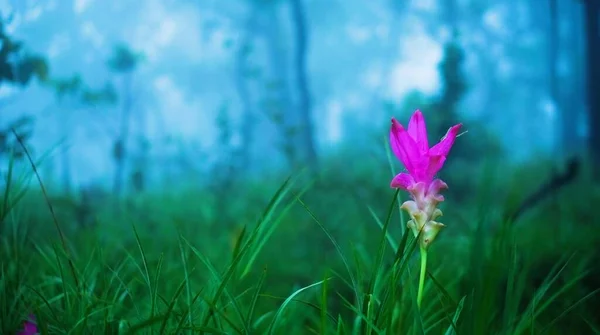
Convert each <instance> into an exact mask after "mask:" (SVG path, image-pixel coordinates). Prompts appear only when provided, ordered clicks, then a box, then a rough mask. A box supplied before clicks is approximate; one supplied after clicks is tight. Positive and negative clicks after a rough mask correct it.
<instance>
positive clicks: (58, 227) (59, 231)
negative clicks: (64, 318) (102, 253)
mask: <svg viewBox="0 0 600 335" xmlns="http://www.w3.org/2000/svg"><path fill="white" fill-rule="evenodd" d="M10 130H11V131H12V133H13V135H15V138H16V139H17V141H18V142H19V145H20V146H21V147H22V148H23V151H24V152H25V156H27V160H28V161H29V164H31V168H32V170H33V173H34V174H35V176H36V178H37V180H38V183H39V184H40V187H41V189H42V194H43V195H44V200H45V201H46V204H47V205H48V209H50V214H51V215H52V220H53V221H54V226H55V227H56V230H57V231H58V235H59V236H60V242H61V243H62V247H63V250H64V252H65V255H66V256H67V260H68V261H69V267H70V268H71V273H72V274H73V280H75V286H76V287H77V288H79V280H78V279H77V273H76V272H75V265H74V264H73V260H72V258H71V254H70V253H69V249H67V243H66V241H65V236H64V234H63V232H62V230H61V229H60V225H59V224H58V219H57V218H56V214H55V213H54V208H53V207H52V204H51V203H50V198H49V197H48V193H47V192H46V187H45V186H44V183H43V182H42V178H41V177H40V174H39V173H38V170H37V167H36V166H35V163H34V162H33V159H32V158H31V155H30V154H29V150H27V147H26V146H25V143H23V140H21V137H20V136H19V135H18V134H17V132H16V131H15V129H14V128H10Z"/></svg>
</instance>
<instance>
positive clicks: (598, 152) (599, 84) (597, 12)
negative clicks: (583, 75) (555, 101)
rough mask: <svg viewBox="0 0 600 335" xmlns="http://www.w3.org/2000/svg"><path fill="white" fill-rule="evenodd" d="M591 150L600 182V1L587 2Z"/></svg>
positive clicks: (586, 24) (595, 175) (587, 0)
mask: <svg viewBox="0 0 600 335" xmlns="http://www.w3.org/2000/svg"><path fill="white" fill-rule="evenodd" d="M584 7H585V29H586V42H587V43H586V45H587V100H588V113H589V150H590V154H591V158H592V163H593V165H594V170H593V171H594V177H595V178H597V179H599V180H600V21H599V17H600V1H598V0H585V1H584Z"/></svg>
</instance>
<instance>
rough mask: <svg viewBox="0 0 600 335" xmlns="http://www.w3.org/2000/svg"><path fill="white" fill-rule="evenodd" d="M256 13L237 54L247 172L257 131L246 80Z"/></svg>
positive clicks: (242, 149) (242, 150)
mask: <svg viewBox="0 0 600 335" xmlns="http://www.w3.org/2000/svg"><path fill="white" fill-rule="evenodd" d="M256 11H257V9H256V8H255V7H253V8H252V9H251V13H250V14H249V17H248V18H247V22H246V24H245V27H244V31H243V33H242V37H241V42H240V45H239V47H238V49H237V51H236V54H235V88H236V90H237V93H238V96H239V99H240V102H241V105H242V128H241V136H242V143H241V145H240V148H239V153H238V154H237V157H239V166H240V167H241V168H242V169H243V170H245V171H247V170H248V167H249V166H250V165H251V164H252V162H251V152H252V144H253V143H254V131H255V130H256V115H255V112H254V108H253V104H252V98H251V95H250V90H249V89H248V86H247V83H246V80H247V79H248V77H249V76H250V68H249V63H248V57H249V55H250V52H251V49H252V37H253V35H254V34H255V31H256Z"/></svg>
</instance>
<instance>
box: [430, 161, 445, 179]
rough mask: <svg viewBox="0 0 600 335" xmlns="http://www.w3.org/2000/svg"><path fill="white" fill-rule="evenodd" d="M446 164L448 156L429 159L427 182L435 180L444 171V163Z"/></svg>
mask: <svg viewBox="0 0 600 335" xmlns="http://www.w3.org/2000/svg"><path fill="white" fill-rule="evenodd" d="M445 162H446V156H430V157H429V166H428V167H427V174H426V178H427V182H430V181H432V180H433V178H434V177H435V175H436V174H437V173H438V172H439V171H440V170H441V169H442V166H444V163H445Z"/></svg>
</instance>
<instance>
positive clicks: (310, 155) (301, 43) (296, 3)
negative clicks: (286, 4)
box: [291, 0, 317, 169]
mask: <svg viewBox="0 0 600 335" xmlns="http://www.w3.org/2000/svg"><path fill="white" fill-rule="evenodd" d="M291 5H292V20H293V22H294V26H295V40H296V49H295V62H294V72H295V75H296V78H295V79H296V85H297V89H298V96H299V101H298V112H299V113H300V115H299V116H300V125H299V126H300V128H301V129H299V132H298V134H299V135H300V136H299V137H300V141H299V142H300V143H301V145H302V146H303V148H302V149H303V150H302V151H303V153H304V155H303V156H304V157H303V158H304V159H306V164H307V165H308V166H309V167H311V168H313V169H314V168H316V164H317V152H316V148H315V138H314V127H313V121H312V118H311V115H312V101H311V96H310V92H309V83H308V78H307V73H306V72H307V70H306V54H307V49H308V28H307V25H306V10H305V8H304V7H303V4H302V0H291Z"/></svg>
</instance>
